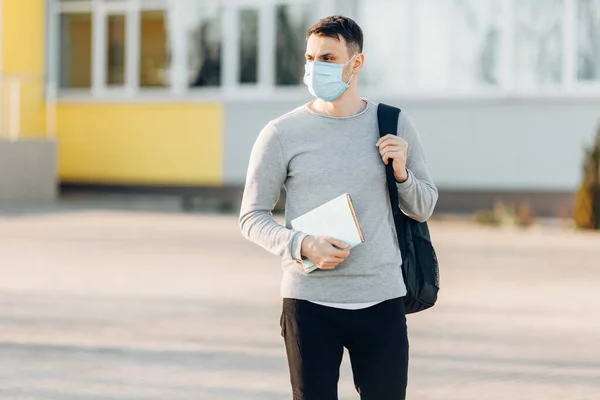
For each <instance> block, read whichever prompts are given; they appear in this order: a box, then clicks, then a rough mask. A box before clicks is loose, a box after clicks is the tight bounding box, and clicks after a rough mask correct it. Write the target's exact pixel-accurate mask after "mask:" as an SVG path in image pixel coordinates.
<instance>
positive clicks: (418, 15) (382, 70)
mask: <svg viewBox="0 0 600 400" xmlns="http://www.w3.org/2000/svg"><path fill="white" fill-rule="evenodd" d="M384 2H385V3H384V4H382V7H381V8H375V7H372V5H371V4H370V3H369V2H367V1H365V0H363V1H362V2H361V3H360V8H359V14H360V15H361V20H360V21H361V22H362V24H363V30H364V33H365V49H364V53H365V70H364V72H365V81H366V82H367V83H368V84H369V85H378V86H385V87H387V88H391V89H392V90H399V89H405V88H407V87H410V88H412V89H415V88H420V89H425V90H444V89H449V88H453V89H457V90H463V89H464V88H477V87H482V86H496V85H498V84H499V70H500V66H501V60H500V51H501V44H502V30H501V24H502V17H503V13H504V12H505V10H504V6H503V5H504V4H505V2H504V1H503V0H438V1H435V2H434V1H418V2H417V1H411V0H384Z"/></svg>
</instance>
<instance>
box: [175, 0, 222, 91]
mask: <svg viewBox="0 0 600 400" xmlns="http://www.w3.org/2000/svg"><path fill="white" fill-rule="evenodd" d="M182 6H183V4H182ZM185 13H186V14H187V15H188V17H187V18H188V19H187V21H184V22H185V29H186V38H187V40H188V49H189V53H188V74H189V85H190V87H202V86H220V85H221V50H222V44H223V39H222V37H221V9H220V8H218V7H207V6H204V5H203V3H200V2H187V3H185Z"/></svg>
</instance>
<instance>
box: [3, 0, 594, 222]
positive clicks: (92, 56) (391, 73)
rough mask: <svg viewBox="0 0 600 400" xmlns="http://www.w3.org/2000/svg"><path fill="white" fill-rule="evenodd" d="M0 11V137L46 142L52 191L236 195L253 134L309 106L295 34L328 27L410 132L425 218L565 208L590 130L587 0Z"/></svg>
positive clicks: (98, 1)
mask: <svg viewBox="0 0 600 400" xmlns="http://www.w3.org/2000/svg"><path fill="white" fill-rule="evenodd" d="M1 4H2V7H1V10H2V11H1V13H2V17H1V21H2V29H1V34H2V41H1V43H2V49H1V51H0V53H1V60H2V62H1V65H2V67H3V70H2V87H3V96H1V97H2V100H1V101H2V107H1V109H2V113H1V115H0V116H1V117H2V123H1V124H0V126H1V128H2V131H1V132H0V135H2V136H6V135H7V134H10V133H11V132H12V133H14V131H15V130H17V131H18V134H19V135H20V136H22V137H28V136H33V137H35V136H39V135H46V134H48V131H52V134H54V133H55V134H56V137H57V139H58V144H59V157H58V160H59V161H58V165H59V176H60V180H61V182H62V183H63V184H66V185H69V184H70V185H97V186H123V187H128V186H129V187H131V186H136V187H173V186H175V187H239V186H240V185H241V184H242V183H243V181H244V178H245V172H246V166H247V162H248V158H249V152H250V148H251V146H252V143H253V142H254V140H255V138H256V136H257V134H258V132H259V131H260V129H261V128H262V127H263V126H264V125H265V124H266V123H267V122H268V121H269V120H270V119H272V118H274V117H276V116H278V115H280V114H282V113H284V112H287V111H289V110H290V109H292V108H295V107H297V106H298V105H300V104H302V103H303V102H305V101H307V100H309V99H310V97H309V95H308V94H307V92H306V89H305V88H304V87H303V86H302V74H303V70H304V56H303V53H304V44H305V31H306V29H307V28H308V27H309V26H310V25H311V24H312V23H314V22H315V21H316V20H317V19H318V18H320V17H322V16H325V15H330V14H334V13H342V14H345V15H348V16H351V17H353V18H355V19H356V21H357V22H358V23H359V24H360V25H361V26H362V27H363V30H364V32H365V49H364V54H365V57H366V65H365V69H364V74H362V76H361V85H362V87H363V91H364V95H365V96H366V97H369V98H372V99H374V100H378V101H385V102H389V103H391V104H394V105H397V106H399V107H401V108H402V109H403V110H405V111H406V112H407V113H409V114H410V115H411V116H412V118H413V119H414V120H415V122H416V124H417V127H418V128H419V130H420V132H421V136H422V140H423V143H424V146H425V149H426V152H427V155H428V162H429V165H430V168H431V172H432V175H433V176H434V179H435V181H436V183H437V184H438V186H439V187H440V189H441V191H442V194H444V192H446V194H447V195H446V196H444V195H442V197H441V200H440V201H441V204H442V206H446V207H447V208H452V209H460V208H461V207H467V208H469V207H475V206H477V205H475V204H471V205H468V202H466V200H473V199H475V198H479V199H480V200H481V201H482V202H489V201H491V199H492V198H496V197H498V196H500V197H501V196H508V198H510V197H511V196H512V197H513V198H517V197H518V198H528V199H534V201H535V202H539V203H540V207H542V208H543V209H544V212H547V213H552V212H553V211H555V210H556V207H558V206H559V205H560V204H563V205H566V206H568V201H569V198H570V194H571V193H572V192H574V190H575V189H576V187H577V185H578V182H579V178H580V173H581V163H582V157H583V150H582V149H583V146H584V145H585V143H586V142H588V141H590V140H591V138H592V136H593V134H594V131H595V128H596V126H597V124H598V123H600V0H519V1H516V0H220V1H219V0H47V1H43V0H20V1H11V0H1ZM15 82H18V84H17V83H15ZM15 91H19V101H18V102H17V103H18V104H19V107H18V110H17V111H15V107H14V106H10V104H14V103H15V101H14V98H15V96H16V95H14V92H15ZM11 96H12V97H11ZM11 98H12V99H13V102H12V103H11V102H10V100H11ZM17 114H18V115H19V117H18V123H16V122H15V120H16V119H17V117H15V115H17ZM551 198H552V199H554V200H552V201H549V200H548V199H551ZM444 199H446V200H444ZM445 201H446V203H444V202H445ZM565 202H566V203H565Z"/></svg>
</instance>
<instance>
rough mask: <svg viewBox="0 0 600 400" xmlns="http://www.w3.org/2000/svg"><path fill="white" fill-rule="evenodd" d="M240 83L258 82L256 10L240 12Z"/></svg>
mask: <svg viewBox="0 0 600 400" xmlns="http://www.w3.org/2000/svg"><path fill="white" fill-rule="evenodd" d="M239 74H240V75H239V81H240V83H256V82H258V10H240V70H239Z"/></svg>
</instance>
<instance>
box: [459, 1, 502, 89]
mask: <svg viewBox="0 0 600 400" xmlns="http://www.w3.org/2000/svg"><path fill="white" fill-rule="evenodd" d="M506 4H507V3H506V1H504V0H454V1H453V3H452V8H451V10H450V13H449V14H448V15H449V16H451V18H449V19H448V21H449V23H450V27H449V28H450V30H449V33H450V34H448V37H449V38H451V46H449V48H451V51H450V52H448V54H449V62H448V65H449V69H450V70H449V72H450V85H449V86H453V87H457V88H458V87H460V88H464V87H475V86H480V87H481V86H486V85H489V86H495V85H498V83H499V73H500V51H501V45H502V37H503V35H502V18H503V17H504V12H505V11H506V10H505V8H504V7H505V6H506Z"/></svg>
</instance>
